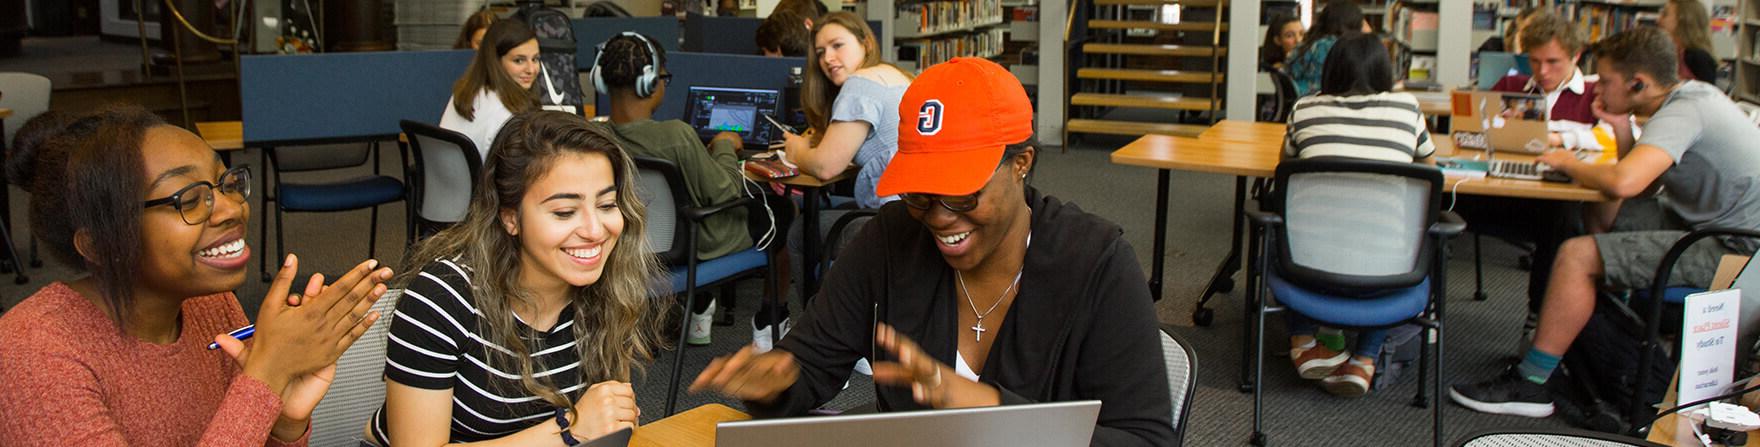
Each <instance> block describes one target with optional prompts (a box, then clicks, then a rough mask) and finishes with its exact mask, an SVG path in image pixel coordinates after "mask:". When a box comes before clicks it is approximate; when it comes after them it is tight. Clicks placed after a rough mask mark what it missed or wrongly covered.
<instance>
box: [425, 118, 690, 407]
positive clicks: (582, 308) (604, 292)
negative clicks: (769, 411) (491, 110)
mask: <svg viewBox="0 0 1760 447" xmlns="http://www.w3.org/2000/svg"><path fill="white" fill-rule="evenodd" d="M588 153H599V154H604V155H605V156H606V157H608V158H610V159H611V170H612V172H613V175H614V176H615V179H614V181H615V182H616V188H617V209H618V212H619V213H620V214H622V215H623V222H624V223H623V233H622V234H621V235H618V237H617V245H616V246H615V247H613V248H612V250H611V255H610V257H609V259H608V262H607V263H606V265H605V270H604V273H603V274H602V275H600V277H599V281H598V282H597V283H594V284H592V285H588V286H586V287H577V288H573V289H571V290H570V291H569V297H568V298H569V299H568V302H569V304H568V305H569V306H570V307H571V308H573V309H574V320H573V321H574V324H573V326H572V328H571V330H572V331H573V332H574V337H575V340H576V343H575V350H576V351H577V352H578V353H579V354H580V358H581V366H580V371H581V374H582V375H584V378H585V381H584V382H583V383H593V382H598V381H604V380H620V381H628V380H630V375H631V374H632V371H633V370H636V369H640V368H641V365H642V364H645V363H647V362H649V361H651V360H653V354H654V350H655V349H656V348H657V347H658V345H659V343H660V339H659V337H658V332H657V330H656V329H657V325H658V315H659V312H658V310H657V308H656V307H655V305H654V304H653V303H654V300H652V299H650V298H649V297H650V296H652V293H653V290H652V286H653V284H655V283H656V282H655V281H656V279H657V278H659V273H660V268H659V262H658V261H657V260H656V259H655V258H654V256H653V254H652V253H650V252H648V251H647V250H646V249H645V248H644V247H645V246H646V240H645V239H644V234H645V230H646V228H647V222H646V221H644V220H643V216H644V214H645V207H644V206H643V205H642V201H641V200H640V199H638V198H637V196H636V169H635V163H634V162H633V161H631V159H630V157H629V155H628V154H627V153H626V152H625V151H624V149H623V148H622V147H619V146H618V145H617V143H615V139H613V138H612V136H611V133H610V131H609V130H608V129H606V128H605V126H604V125H603V124H598V123H588V122H587V121H585V120H582V119H581V118H580V117H579V116H575V115H571V114H568V113H564V112H554V111H544V110H534V111H530V112H526V113H521V114H518V115H514V117H513V118H512V119H510V120H508V121H507V124H506V127H503V128H502V129H501V133H500V134H499V135H497V136H496V137H495V142H494V143H493V144H492V145H491V149H490V150H489V155H488V160H486V161H485V162H484V163H483V172H482V177H481V178H479V179H478V182H477V187H476V189H475V190H474V191H473V192H472V194H471V206H470V211H469V212H468V213H467V214H466V215H465V218H464V220H463V221H462V222H459V223H458V224H457V225H455V226H453V227H452V228H448V229H446V230H444V231H441V232H440V233H439V234H436V235H434V236H433V237H432V238H430V239H428V240H427V241H424V242H423V243H422V244H421V245H420V246H419V247H418V248H417V249H416V251H415V254H414V255H413V256H410V257H409V258H408V259H409V261H407V262H409V263H410V264H411V265H410V266H406V267H405V268H404V275H405V277H404V278H403V283H404V284H407V282H408V280H409V279H410V278H412V277H413V276H412V274H414V273H415V272H420V271H421V266H422V265H423V264H426V263H429V262H433V261H434V260H437V259H453V258H457V259H458V260H460V261H461V262H463V264H464V265H467V266H469V267H470V268H471V270H472V274H471V297H472V301H473V302H472V303H471V304H472V305H474V306H476V308H477V309H478V311H480V312H481V313H482V317H481V318H480V319H479V320H478V321H479V323H478V324H479V328H478V331H479V332H480V333H483V334H485V335H486V337H485V338H486V339H488V340H489V341H491V342H494V343H495V344H497V345H500V346H501V347H504V348H506V349H507V350H508V351H509V352H511V355H509V353H508V352H502V353H496V352H494V351H495V350H494V349H492V348H488V347H485V348H484V353H483V355H484V357H485V358H486V359H488V361H489V364H490V365H492V366H494V367H495V368H496V369H499V370H502V371H519V377H520V384H521V385H522V386H523V387H524V388H525V391H526V392H528V393H530V395H533V396H538V397H540V398H542V399H544V401H545V402H548V403H550V404H551V405H554V406H556V407H558V408H570V407H572V406H573V405H572V403H571V402H570V401H569V399H568V397H567V396H566V395H564V394H563V393H562V392H561V391H560V390H559V389H558V388H557V387H556V386H555V384H554V383H553V382H551V381H550V380H549V379H548V378H543V379H539V378H535V377H533V372H534V369H535V368H537V367H538V365H534V364H533V363H534V362H532V361H530V357H529V355H530V354H531V352H532V350H531V346H528V341H527V339H526V338H525V337H523V336H522V334H521V333H520V332H521V331H520V330H519V329H518V328H519V325H518V323H517V322H516V321H515V320H514V314H513V309H514V307H515V306H516V305H526V306H529V305H530V304H532V303H533V302H534V300H535V298H536V297H535V296H533V295H532V292H531V291H530V290H528V289H526V287H525V286H523V285H522V284H521V283H520V279H519V278H520V255H519V252H520V243H519V238H518V237H516V236H512V235H509V234H507V231H506V230H505V229H504V227H503V226H502V224H501V218H500V215H501V212H502V211H503V210H517V209H518V208H519V206H520V200H521V198H523V197H525V194H526V190H527V188H528V187H530V185H531V184H532V183H533V182H536V181H537V180H538V179H539V178H541V177H542V176H543V175H544V174H545V173H547V172H548V171H549V170H550V167H551V166H552V165H553V164H554V162H555V160H556V159H558V158H560V157H561V156H563V155H568V154H588Z"/></svg>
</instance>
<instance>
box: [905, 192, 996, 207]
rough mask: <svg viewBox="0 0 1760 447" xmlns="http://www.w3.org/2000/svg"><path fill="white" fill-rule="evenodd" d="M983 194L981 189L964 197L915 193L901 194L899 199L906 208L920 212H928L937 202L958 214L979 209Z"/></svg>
mask: <svg viewBox="0 0 1760 447" xmlns="http://www.w3.org/2000/svg"><path fill="white" fill-rule="evenodd" d="M983 193H984V190H982V189H980V190H978V192H974V193H971V194H967V195H963V196H937V195H933V194H914V193H912V194H899V195H898V198H899V200H903V201H904V204H905V206H909V207H911V208H916V209H919V210H928V209H929V207H931V206H935V203H936V202H940V203H941V207H942V208H947V210H948V211H952V212H956V213H964V212H967V211H971V210H974V209H978V195H979V194H983Z"/></svg>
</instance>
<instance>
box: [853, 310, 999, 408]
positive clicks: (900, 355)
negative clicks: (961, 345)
mask: <svg viewBox="0 0 1760 447" xmlns="http://www.w3.org/2000/svg"><path fill="white" fill-rule="evenodd" d="M874 343H875V344H876V345H878V346H879V347H880V349H883V350H885V351H886V352H887V353H890V354H892V357H893V358H895V359H898V360H897V361H885V362H875V363H874V382H876V383H880V384H884V385H892V386H909V387H910V388H911V399H914V400H916V401H917V403H919V404H922V405H926V406H929V407H931V408H966V407H984V406H995V405H1000V404H1001V403H1002V395H1001V392H999V391H997V390H996V388H994V387H991V386H990V385H985V384H982V383H978V382H975V381H972V380H969V379H966V378H964V377H960V375H958V374H954V372H953V368H952V367H949V366H947V365H944V364H942V363H941V362H939V361H936V360H935V358H933V357H930V356H929V353H927V352H924V351H923V348H922V347H921V346H918V345H917V343H916V342H914V341H911V339H910V338H908V337H905V336H904V335H902V334H899V333H898V331H897V330H895V329H893V328H892V326H889V325H886V324H885V323H881V324H878V325H875V327H874Z"/></svg>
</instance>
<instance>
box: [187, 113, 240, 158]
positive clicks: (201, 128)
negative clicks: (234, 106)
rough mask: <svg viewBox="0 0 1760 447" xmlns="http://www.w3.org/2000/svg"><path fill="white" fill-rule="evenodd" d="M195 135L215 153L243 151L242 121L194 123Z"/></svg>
mask: <svg viewBox="0 0 1760 447" xmlns="http://www.w3.org/2000/svg"><path fill="white" fill-rule="evenodd" d="M196 134H197V135H201V137H202V140H203V141H207V142H208V146H209V147H212V148H214V150H215V151H218V152H225V151H238V150H244V122H243V121H203V122H199V123H196Z"/></svg>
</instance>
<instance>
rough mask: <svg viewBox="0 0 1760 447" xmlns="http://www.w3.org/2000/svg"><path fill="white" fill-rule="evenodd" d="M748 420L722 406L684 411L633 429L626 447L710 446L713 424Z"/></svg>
mask: <svg viewBox="0 0 1760 447" xmlns="http://www.w3.org/2000/svg"><path fill="white" fill-rule="evenodd" d="M751 418H752V417H751V416H749V415H746V414H745V413H741V412H740V411H739V410H735V409H733V408H729V407H728V406H726V405H722V404H708V405H704V406H701V407H697V408H692V409H690V410H686V411H685V412H683V413H679V414H675V415H672V417H668V418H666V419H661V420H658V421H654V423H651V424H648V425H643V426H641V427H636V432H635V435H634V436H633V437H631V439H630V442H629V445H630V447H695V446H701V447H714V445H715V424H719V423H722V422H728V421H743V420H747V419H751Z"/></svg>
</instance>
